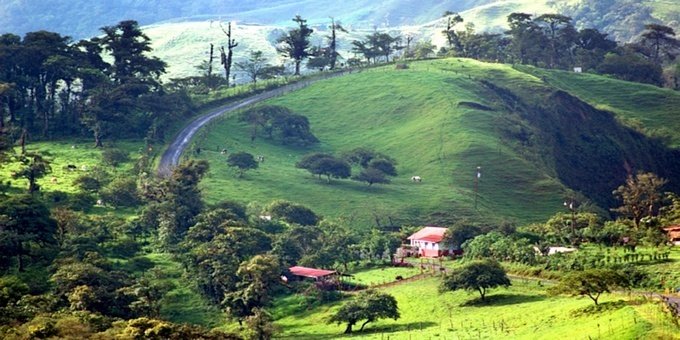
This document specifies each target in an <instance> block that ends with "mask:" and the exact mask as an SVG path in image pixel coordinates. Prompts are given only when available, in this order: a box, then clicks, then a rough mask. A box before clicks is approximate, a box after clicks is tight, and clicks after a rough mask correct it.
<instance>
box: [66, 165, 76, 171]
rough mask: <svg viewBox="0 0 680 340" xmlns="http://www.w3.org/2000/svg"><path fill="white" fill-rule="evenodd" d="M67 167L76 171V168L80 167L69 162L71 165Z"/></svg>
mask: <svg viewBox="0 0 680 340" xmlns="http://www.w3.org/2000/svg"><path fill="white" fill-rule="evenodd" d="M66 169H68V171H76V169H78V167H77V166H75V165H73V164H69V165H67V166H66Z"/></svg>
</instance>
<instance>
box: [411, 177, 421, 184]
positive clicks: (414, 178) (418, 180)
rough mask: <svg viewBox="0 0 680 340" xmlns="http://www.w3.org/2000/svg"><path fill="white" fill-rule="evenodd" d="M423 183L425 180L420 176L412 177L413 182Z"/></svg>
mask: <svg viewBox="0 0 680 340" xmlns="http://www.w3.org/2000/svg"><path fill="white" fill-rule="evenodd" d="M422 181H423V178H422V177H420V176H412V177H411V182H418V183H420V182H422Z"/></svg>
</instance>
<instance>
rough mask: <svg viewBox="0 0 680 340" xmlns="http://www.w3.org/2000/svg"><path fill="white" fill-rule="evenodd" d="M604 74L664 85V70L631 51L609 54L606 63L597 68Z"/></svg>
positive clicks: (605, 58) (605, 59)
mask: <svg viewBox="0 0 680 340" xmlns="http://www.w3.org/2000/svg"><path fill="white" fill-rule="evenodd" d="M597 71H598V72H599V73H602V74H609V75H612V76H614V77H616V78H619V79H623V80H628V81H636V82H641V83H647V84H653V85H657V86H661V84H662V83H663V77H662V75H663V69H662V68H661V65H658V64H655V63H654V62H652V61H649V60H647V59H645V58H643V57H641V56H640V55H638V54H636V53H633V52H632V51H630V50H627V49H626V50H624V51H622V52H620V54H617V53H608V54H606V55H605V57H604V61H602V63H601V64H600V65H598V67H597Z"/></svg>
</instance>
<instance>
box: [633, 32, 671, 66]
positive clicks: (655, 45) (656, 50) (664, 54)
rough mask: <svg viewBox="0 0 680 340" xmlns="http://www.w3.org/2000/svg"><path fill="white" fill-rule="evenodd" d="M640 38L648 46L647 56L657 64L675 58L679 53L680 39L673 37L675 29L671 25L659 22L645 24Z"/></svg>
mask: <svg viewBox="0 0 680 340" xmlns="http://www.w3.org/2000/svg"><path fill="white" fill-rule="evenodd" d="M640 39H641V41H640V42H641V44H642V45H643V46H646V47H648V48H649V53H648V54H649V55H648V57H649V58H650V59H651V60H652V61H654V62H655V63H657V64H662V63H664V62H665V61H672V60H675V57H676V56H677V55H678V53H679V51H678V48H680V41H678V39H676V38H675V31H674V30H673V28H671V27H668V26H664V25H659V24H649V25H645V31H644V32H643V33H642V35H641V37H640Z"/></svg>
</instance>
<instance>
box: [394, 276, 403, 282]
mask: <svg viewBox="0 0 680 340" xmlns="http://www.w3.org/2000/svg"><path fill="white" fill-rule="evenodd" d="M395 279H396V280H397V281H401V280H403V279H404V277H403V276H401V275H397V277H395Z"/></svg>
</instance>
